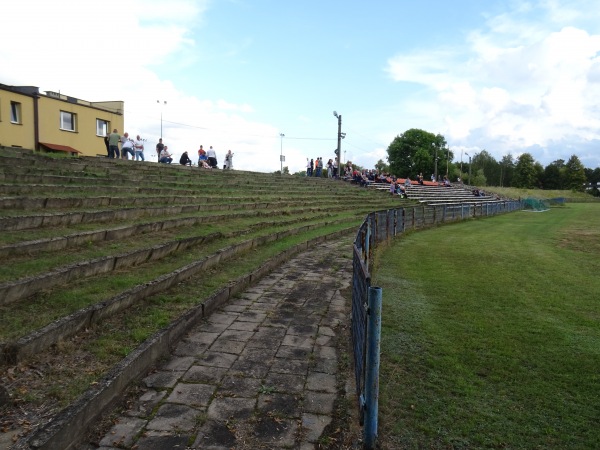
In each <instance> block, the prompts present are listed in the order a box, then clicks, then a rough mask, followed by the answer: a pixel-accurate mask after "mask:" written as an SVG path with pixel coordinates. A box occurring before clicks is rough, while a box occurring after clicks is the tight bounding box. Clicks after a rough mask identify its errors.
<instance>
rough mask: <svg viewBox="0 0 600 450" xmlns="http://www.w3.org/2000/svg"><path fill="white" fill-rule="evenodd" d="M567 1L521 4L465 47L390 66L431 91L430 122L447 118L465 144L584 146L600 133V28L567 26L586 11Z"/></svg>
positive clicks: (397, 75) (497, 149) (501, 149)
mask: <svg viewBox="0 0 600 450" xmlns="http://www.w3.org/2000/svg"><path fill="white" fill-rule="evenodd" d="M562 3H563V2H556V1H545V2H541V3H540V2H538V3H536V2H528V3H520V4H519V7H518V8H516V9H514V10H513V11H510V12H508V13H504V14H501V15H496V16H491V17H489V18H488V20H487V21H486V26H485V27H484V28H482V29H479V30H473V31H472V32H470V33H469V34H468V35H467V36H466V39H465V43H466V44H468V46H467V47H465V49H464V50H463V51H459V50H455V51H431V50H429V49H421V50H420V51H419V54H415V53H414V52H412V53H409V54H401V55H396V56H395V57H394V58H391V59H390V60H389V61H388V72H389V74H390V76H391V77H392V79H394V80H397V81H410V82H413V83H419V84H422V85H424V86H425V87H426V88H427V89H428V90H429V92H430V93H431V94H432V96H431V97H430V98H429V100H428V101H429V102H433V103H434V104H436V105H437V113H434V116H433V117H431V118H430V119H429V123H444V124H445V126H446V127H447V129H446V130H443V133H444V134H446V135H448V136H450V138H451V139H456V140H457V144H459V145H469V143H471V144H472V141H471V140H472V139H477V140H478V141H479V142H478V143H477V145H480V146H481V147H482V148H485V147H488V146H492V147H494V148H491V149H490V148H489V147H488V150H490V151H491V152H492V153H493V154H494V156H496V157H498V158H499V157H501V156H502V155H504V154H506V153H508V152H512V153H513V154H515V153H516V152H517V150H518V149H519V148H524V147H532V146H538V147H539V148H541V149H544V148H545V147H547V146H556V145H557V143H560V142H563V143H565V144H567V143H568V144H571V145H577V143H578V142H579V143H580V144H581V145H582V146H585V145H587V144H588V142H589V141H590V140H592V139H600V120H599V118H598V115H597V114H596V110H597V105H598V104H599V103H600V84H599V81H600V69H599V67H600V65H599V60H600V57H599V56H598V55H599V54H600V34H593V33H590V32H589V31H586V30H585V29H583V28H579V27H577V26H576V25H569V26H567V24H566V23H565V20H564V18H570V19H572V20H575V19H581V18H582V15H581V13H580V12H578V10H577V8H575V7H574V5H575V6H576V4H577V3H581V2H571V7H569V8H568V9H567V8H565V7H562ZM583 3H585V4H587V3H588V2H586V1H585V2H583ZM596 9H597V8H596ZM563 14H564V15H563ZM540 16H542V17H546V18H547V20H546V21H545V22H544V21H542V20H540V19H539V18H540ZM532 17H537V19H532ZM422 108H423V107H422ZM429 123H427V122H426V124H427V125H428V124H429ZM421 125H422V124H421ZM421 127H423V126H421ZM432 131H433V130H432ZM559 145H560V144H559ZM543 156H544V154H543V153H540V156H539V157H543ZM563 157H565V156H563ZM566 157H568V156H566ZM549 162H550V161H543V163H545V164H547V163H549ZM587 162H588V163H591V164H592V166H595V165H597V164H598V163H599V162H600V159H598V158H596V160H595V161H589V160H588V161H587Z"/></svg>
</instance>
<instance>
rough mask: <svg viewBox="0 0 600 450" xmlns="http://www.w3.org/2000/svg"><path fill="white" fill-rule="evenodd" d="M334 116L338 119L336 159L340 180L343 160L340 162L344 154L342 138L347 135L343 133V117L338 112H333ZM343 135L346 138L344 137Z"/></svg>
mask: <svg viewBox="0 0 600 450" xmlns="http://www.w3.org/2000/svg"><path fill="white" fill-rule="evenodd" d="M333 116H334V117H336V118H337V120H338V133H337V149H336V155H335V158H336V159H337V166H338V178H341V173H342V164H341V160H340V155H341V153H342V151H341V150H342V148H341V147H342V137H346V133H342V115H341V114H338V113H337V111H333ZM342 134H343V135H344V136H342Z"/></svg>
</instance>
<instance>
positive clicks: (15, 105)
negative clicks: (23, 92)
mask: <svg viewBox="0 0 600 450" xmlns="http://www.w3.org/2000/svg"><path fill="white" fill-rule="evenodd" d="M10 123H17V124H21V123H22V122H21V104H20V103H19V102H12V101H11V102H10Z"/></svg>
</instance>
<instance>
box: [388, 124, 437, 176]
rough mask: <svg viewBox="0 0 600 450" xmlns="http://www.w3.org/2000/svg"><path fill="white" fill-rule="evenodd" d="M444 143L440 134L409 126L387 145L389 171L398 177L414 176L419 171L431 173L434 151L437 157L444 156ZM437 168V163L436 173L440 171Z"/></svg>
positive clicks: (433, 168) (433, 166) (433, 163)
mask: <svg viewBox="0 0 600 450" xmlns="http://www.w3.org/2000/svg"><path fill="white" fill-rule="evenodd" d="M446 145H447V144H446V139H444V137H443V136H442V135H440V134H438V135H435V134H433V133H429V132H427V131H424V130H420V129H417V128H411V129H410V130H407V131H405V132H404V133H402V134H401V135H399V136H396V138H395V139H394V140H393V141H392V143H391V144H390V145H389V146H388V149H387V152H388V162H389V163H390V171H391V172H392V173H393V174H394V175H396V176H398V177H406V176H409V177H411V178H415V176H416V175H417V174H419V173H421V172H422V173H423V174H427V173H433V172H434V171H435V157H436V153H437V157H438V158H443V157H445V156H446V151H445V150H444V149H445V148H446ZM444 161H445V160H444ZM438 163H439V160H438ZM439 168H440V166H439V165H438V173H441V172H440V170H439ZM444 172H445V170H444Z"/></svg>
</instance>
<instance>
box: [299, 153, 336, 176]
mask: <svg viewBox="0 0 600 450" xmlns="http://www.w3.org/2000/svg"><path fill="white" fill-rule="evenodd" d="M324 168H326V169H327V178H337V177H338V162H337V159H333V158H330V159H329V161H327V164H325V166H324V165H323V158H322V157H321V156H319V157H318V158H316V159H311V160H310V161H309V160H308V158H306V176H307V177H318V178H320V177H322V176H323V169H324Z"/></svg>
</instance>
